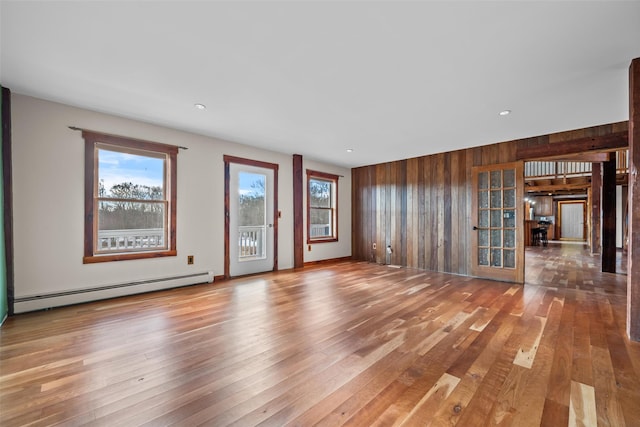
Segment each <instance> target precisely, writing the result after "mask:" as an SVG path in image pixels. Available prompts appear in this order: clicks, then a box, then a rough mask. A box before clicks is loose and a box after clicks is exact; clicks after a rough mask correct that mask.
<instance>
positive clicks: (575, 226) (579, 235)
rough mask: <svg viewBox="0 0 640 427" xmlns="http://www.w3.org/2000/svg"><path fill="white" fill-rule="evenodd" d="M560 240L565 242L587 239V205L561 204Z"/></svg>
mask: <svg viewBox="0 0 640 427" xmlns="http://www.w3.org/2000/svg"><path fill="white" fill-rule="evenodd" d="M559 205H560V209H559V211H560V217H559V219H558V221H559V223H560V238H561V239H565V240H579V241H583V240H584V239H585V230H584V229H585V226H584V211H585V203H584V202H583V201H579V202H575V201H572V202H560V203H559Z"/></svg>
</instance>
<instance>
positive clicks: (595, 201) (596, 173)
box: [590, 163, 602, 255]
mask: <svg viewBox="0 0 640 427" xmlns="http://www.w3.org/2000/svg"><path fill="white" fill-rule="evenodd" d="M601 190H602V164H601V163H594V164H593V165H592V166H591V233H590V238H591V242H590V243H591V244H590V246H591V255H595V254H599V253H600V250H601V245H600V228H601V224H600V212H601V210H600V207H601V206H602V200H601V194H602V192H601Z"/></svg>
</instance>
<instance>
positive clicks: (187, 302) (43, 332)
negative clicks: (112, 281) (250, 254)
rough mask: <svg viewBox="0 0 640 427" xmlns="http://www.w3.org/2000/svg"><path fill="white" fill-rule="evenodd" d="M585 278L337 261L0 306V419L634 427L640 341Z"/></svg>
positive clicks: (611, 298) (617, 296)
mask: <svg viewBox="0 0 640 427" xmlns="http://www.w3.org/2000/svg"><path fill="white" fill-rule="evenodd" d="M584 251H586V252H587V255H586V256H589V255H588V250H586V249H585V250H584ZM578 256H584V255H583V254H579V255H578ZM558 268H562V267H561V266H559V267H558ZM596 268H597V267H596ZM601 274H602V275H603V276H602V278H601V279H597V280H601V281H607V280H609V281H610V283H608V284H605V283H600V284H597V286H594V288H593V289H586V290H585V289H579V288H571V287H567V286H565V287H562V286H553V284H552V283H547V284H543V285H524V286H523V285H513V284H508V283H502V282H494V281H489V280H484V279H473V278H469V277H462V276H459V275H449V274H443V273H436V272H427V271H424V270H419V269H412V268H393V267H387V266H381V265H376V264H372V263H366V262H354V261H343V262H337V263H333V264H320V265H313V266H309V267H305V268H302V269H296V270H287V271H279V272H271V273H265V274H260V275H254V276H251V277H246V278H238V279H231V280H226V281H224V282H221V283H215V284H213V285H197V286H190V287H185V288H180V289H174V290H168V291H161V292H155V293H149V294H144V295H137V296H128V297H123V298H118V299H113V300H107V301H102V302H96V303H88V304H83V305H77V306H71V307H63V308H57V309H54V310H49V311H42V312H35V313H28V314H22V315H18V316H13V317H10V318H9V319H8V320H7V322H6V323H5V325H4V326H3V328H2V331H1V332H2V333H1V334H0V417H1V423H2V425H3V426H23V425H34V426H40V425H55V424H61V425H83V424H86V425H92V426H113V425H127V426H138V425H148V426H155V425H212V426H217V425H238V426H247V425H267V426H310V425H323V426H340V425H350V426H372V425H405V426H413V425H460V426H486V425H506V426H526V425H541V424H544V425H569V423H570V421H575V422H576V423H577V422H579V421H583V422H592V421H593V420H594V419H596V420H597V422H598V423H599V424H600V425H611V426H622V425H638V424H640V408H639V407H638V405H637V402H639V401H640V390H639V389H638V386H637V384H638V383H639V380H640V344H639V343H635V342H630V341H629V340H628V339H626V337H625V335H624V334H625V297H624V283H622V284H619V283H618V282H616V281H611V279H608V277H610V276H614V275H605V273H601ZM618 288H621V289H618ZM599 289H602V290H604V291H599ZM533 348H536V351H535V357H533V353H532V352H531V349H533ZM521 349H525V350H526V351H528V355H529V356H531V357H528V358H527V359H526V360H527V361H528V362H527V363H525V364H524V365H526V366H521V365H519V364H515V363H514V360H515V359H516V358H518V354H519V352H520V350H521ZM594 417H595V418H594Z"/></svg>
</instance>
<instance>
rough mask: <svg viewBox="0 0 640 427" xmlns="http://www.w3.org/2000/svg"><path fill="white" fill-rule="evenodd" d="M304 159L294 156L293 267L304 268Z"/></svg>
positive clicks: (298, 155)
mask: <svg viewBox="0 0 640 427" xmlns="http://www.w3.org/2000/svg"><path fill="white" fill-rule="evenodd" d="M302 165H303V159H302V156H301V155H300V154H294V155H293V267H294V268H300V267H302V266H304V216H303V215H304V174H303V173H302V169H303V166H302Z"/></svg>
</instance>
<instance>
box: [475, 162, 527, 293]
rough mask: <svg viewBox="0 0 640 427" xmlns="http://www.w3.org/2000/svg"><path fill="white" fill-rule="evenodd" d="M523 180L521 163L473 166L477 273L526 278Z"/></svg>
mask: <svg viewBox="0 0 640 427" xmlns="http://www.w3.org/2000/svg"><path fill="white" fill-rule="evenodd" d="M522 182H523V176H522V163H511V164H505V165H495V166H490V167H477V168H474V171H473V183H474V190H473V191H474V194H473V221H474V222H475V225H473V229H474V232H475V233H474V234H472V242H471V243H472V244H471V251H472V274H473V275H474V276H478V277H487V278H495V279H498V280H509V281H514V282H520V283H521V282H523V280H524V262H523V261H524V249H523V248H524V245H523V240H524V239H523V214H522V213H523V206H522V203H521V201H520V202H518V200H521V198H522Z"/></svg>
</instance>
